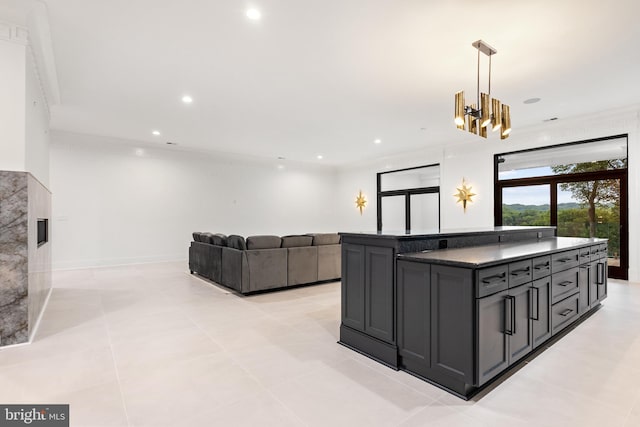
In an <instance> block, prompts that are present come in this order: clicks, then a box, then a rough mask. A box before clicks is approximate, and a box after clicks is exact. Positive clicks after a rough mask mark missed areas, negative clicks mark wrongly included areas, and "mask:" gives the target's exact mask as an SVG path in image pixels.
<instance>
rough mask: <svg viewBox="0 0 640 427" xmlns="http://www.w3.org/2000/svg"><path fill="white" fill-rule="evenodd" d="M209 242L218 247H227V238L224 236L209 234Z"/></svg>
mask: <svg viewBox="0 0 640 427" xmlns="http://www.w3.org/2000/svg"><path fill="white" fill-rule="evenodd" d="M209 234H210V236H209V240H210V241H211V243H212V244H214V245H216V246H227V236H225V235H224V234H220V233H217V234H211V233H209Z"/></svg>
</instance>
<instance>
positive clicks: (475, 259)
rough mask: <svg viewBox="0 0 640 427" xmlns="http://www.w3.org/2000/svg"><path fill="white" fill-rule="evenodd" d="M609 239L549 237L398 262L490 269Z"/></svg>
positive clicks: (420, 254) (431, 253) (410, 255)
mask: <svg viewBox="0 0 640 427" xmlns="http://www.w3.org/2000/svg"><path fill="white" fill-rule="evenodd" d="M605 242H607V239H599V238H581V237H547V238H544V239H540V240H537V241H527V242H513V243H494V244H489V245H482V246H473V247H467V248H456V249H440V250H432V251H423V252H412V253H404V254H398V259H404V260H408V261H416V262H425V263H432V264H442V265H451V266H458V267H471V268H480V267H489V266H492V265H495V264H500V263H504V262H505V261H509V262H511V261H518V260H519V259H524V258H530V257H532V256H536V255H537V254H540V255H547V254H549V253H555V252H562V251H567V250H571V249H578V248H581V247H585V246H590V245H593V244H594V243H605Z"/></svg>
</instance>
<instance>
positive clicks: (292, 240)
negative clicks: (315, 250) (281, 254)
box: [282, 236, 313, 248]
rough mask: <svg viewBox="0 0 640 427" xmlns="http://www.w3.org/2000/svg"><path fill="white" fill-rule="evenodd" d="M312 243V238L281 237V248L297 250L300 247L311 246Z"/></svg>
mask: <svg viewBox="0 0 640 427" xmlns="http://www.w3.org/2000/svg"><path fill="white" fill-rule="evenodd" d="M311 242H313V237H312V236H283V237H282V247H283V248H297V247H300V246H311Z"/></svg>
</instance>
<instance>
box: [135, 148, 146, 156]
mask: <svg viewBox="0 0 640 427" xmlns="http://www.w3.org/2000/svg"><path fill="white" fill-rule="evenodd" d="M136 156H138V157H142V156H144V150H143V149H142V148H136Z"/></svg>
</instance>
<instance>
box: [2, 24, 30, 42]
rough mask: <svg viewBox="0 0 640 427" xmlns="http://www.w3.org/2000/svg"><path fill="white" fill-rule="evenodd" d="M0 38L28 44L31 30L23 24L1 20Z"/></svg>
mask: <svg viewBox="0 0 640 427" xmlns="http://www.w3.org/2000/svg"><path fill="white" fill-rule="evenodd" d="M0 40H5V41H8V42H11V43H16V44H20V45H23V46H26V45H28V44H29V30H27V28H25V27H23V26H21V25H17V24H12V23H10V22H3V21H0Z"/></svg>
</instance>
